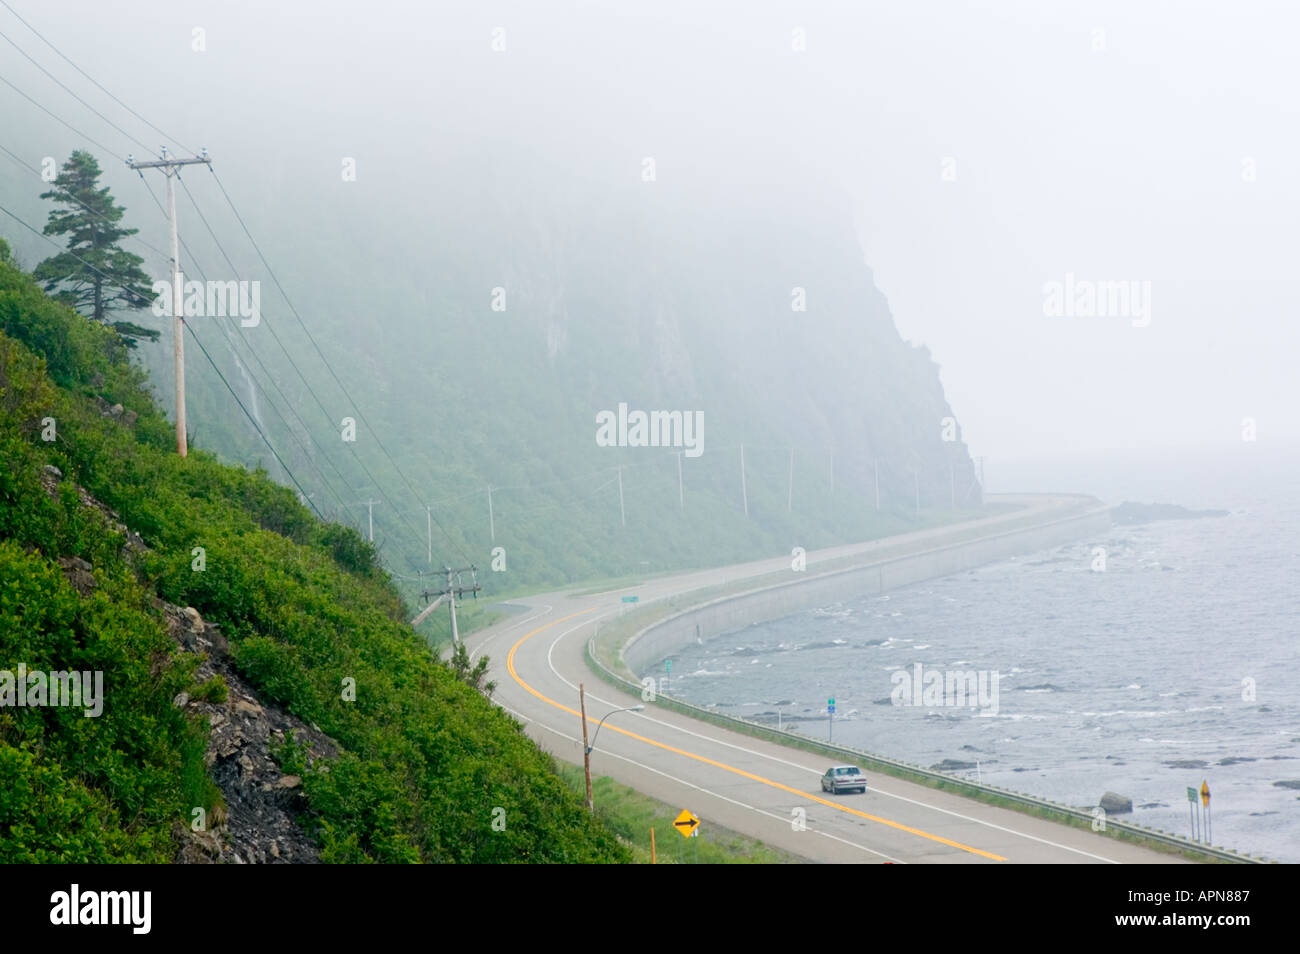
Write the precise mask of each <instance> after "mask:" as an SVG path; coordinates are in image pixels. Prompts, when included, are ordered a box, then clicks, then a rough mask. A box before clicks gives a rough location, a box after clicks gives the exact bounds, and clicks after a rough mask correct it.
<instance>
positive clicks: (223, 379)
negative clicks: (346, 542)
mask: <svg viewBox="0 0 1300 954" xmlns="http://www.w3.org/2000/svg"><path fill="white" fill-rule="evenodd" d="M0 212H3V213H4V214H5V215H7V216H9V218H11V219H13V220H14V221H15V222H17V223H18V224H19V225H21V226H22V227H23V228H25V229H27V231H29V232H31V233H32V234H33V235H38V236H40V237H41V238H43V239H45V241H47V242H49V243H50V244H51V245H53V246H54V247H55V248H58V247H59V243H58V242H55V241H54V239H52V238H50V237H49V236H48V235H45V234H43V233H41V232H38V231H36V229H35V228H33V227H32V226H30V225H28V224H27V223H26V222H24V221H23V220H22V219H20V218H19V217H18V216H16V215H14V214H13V213H12V212H10V211H9V210H8V209H6V208H5V207H4V206H2V205H0ZM67 254H69V255H71V256H72V257H73V258H74V259H76V260H77V261H78V262H80V263H81V264H82V265H85V266H86V267H87V268H89V269H90V270H91V271H93V272H95V273H96V274H99V275H102V276H103V277H104V278H108V279H110V280H111V278H112V276H110V275H108V274H107V273H106V272H103V271H101V270H100V269H98V268H96V267H95V266H94V265H91V264H90V263H89V262H87V261H86V260H85V259H83V258H81V257H80V256H78V255H76V254H75V253H73V252H68V253H67ZM181 324H182V325H185V327H186V328H189V325H188V323H187V322H186V321H185V319H184V318H182V319H181ZM189 332H190V336H191V337H192V338H194V343H195V344H197V345H198V346H199V350H201V351H202V352H203V355H204V357H206V358H207V359H208V363H209V364H211V365H212V370H214V371H216V372H217V377H219V378H221V383H222V384H224V385H225V386H226V390H228V391H229V392H230V396H231V397H233V398H234V399H235V403H236V404H238V405H239V409H240V410H241V411H243V412H244V416H245V417H247V418H248V420H249V423H251V424H252V425H253V427H254V428H255V429H256V430H257V433H258V434H259V435H260V436H261V438H262V440H263V441H265V442H266V446H267V447H268V448H270V451H271V453H272V454H275V459H276V460H278V461H280V466H281V467H283V468H284V472H285V473H286V474H288V475H289V479H290V480H292V481H293V484H294V486H295V487H297V488H298V490H299V492H300V493H303V495H304V498H305V499H306V500H307V502H308V503H310V504H311V508H312V510H315V511H316V516H317V517H320V519H321V520H324V519H325V517H324V516H323V515H322V514H321V512H320V510H319V508H317V506H316V503H315V501H313V500H311V498H309V497H306V492H305V491H303V489H302V485H301V484H300V483H298V478H297V477H295V476H294V474H293V471H292V470H290V469H289V467H288V465H287V464H285V462H284V461H283V460H281V459H280V455H279V453H277V452H276V449H275V448H274V447H273V446H272V445H271V441H270V439H268V438H267V436H266V434H265V433H264V432H263V431H262V428H261V427H260V426H259V425H258V423H257V421H256V420H254V419H253V416H252V415H251V414H249V412H248V408H246V407H244V402H243V401H241V400H239V395H237V394H236V393H235V391H234V388H232V387H231V386H230V382H228V381H227V380H226V376H225V375H224V374H222V373H221V369H219V368H218V367H217V365H216V362H214V361H213V360H212V356H211V355H210V354H208V349H207V348H205V347H203V342H202V341H200V340H199V338H198V336H197V335H195V334H194V329H193V328H189Z"/></svg>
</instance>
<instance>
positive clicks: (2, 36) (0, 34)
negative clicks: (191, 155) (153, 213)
mask: <svg viewBox="0 0 1300 954" xmlns="http://www.w3.org/2000/svg"><path fill="white" fill-rule="evenodd" d="M0 39H3V40H4V41H5V42H6V43H8V44H9V45H10V46H12V47H13V48H14V49H15V50H17V51H18V52H19V53H21V54H22V55H23V56H24V57H25V58H26V59H27V61H28V62H29V63H31V64H32V65H33V66H35V67H36V68H37V69H38V70H40V71H41V72H42V73H44V74H45V75H46V76H48V77H49V78H50V79H52V80H54V82H56V83H58V84H59V87H60V88H61V89H62V90H63V91H64V92H66V93H67V94H68V95H69V96H71V97H72V98H73V99H75V100H76V101H77V102H79V103H80V104H81V105H82V106H85V107H86V108H87V109H88V110H90V111H91V112H92V113H94V114H95V115H96V116H98V117H99V118H100V119H102V120H104V122H106V123H108V124H109V125H110V126H112V127H113V128H114V129H116V130H117V131H118V132H120V133H121V134H122V135H123V136H125V137H126V138H127V139H130V140H131V141H132V142H133V143H135V144H136V145H137V146H140V147H142V148H144V149H149V151H150V152H152V153H153V154H154V155H155V156H156V155H157V154H158V153H157V152H155V151H154V150H152V149H150V147H149V145H148V144H147V143H144V142H142V141H141V140H139V139H137V138H135V136H132V135H131V134H130V133H129V132H127V131H126V130H125V129H123V128H122V127H121V126H119V125H118V124H117V123H115V122H113V120H111V119H109V118H108V117H107V116H105V115H104V114H103V113H101V112H100V111H99V110H98V109H96V108H95V107H94V106H91V105H90V103H88V102H86V101H85V100H84V99H82V98H81V97H80V96H78V95H77V94H76V93H74V92H73V91H72V90H71V89H69V88H68V86H67V85H66V84H65V83H64V82H63V81H62V80H61V79H59V78H58V77H57V76H55V75H54V74H53V73H51V72H50V71H49V70H47V69H46V68H45V67H43V66H41V64H40V63H37V62H36V60H35V59H33V58H32V56H31V54H29V53H28V52H27V51H26V50H24V49H23V48H22V47H21V46H19V45H18V44H17V43H15V42H14V41H13V40H11V39H10V38H9V36H8V34H6V33H5V32H4V31H3V30H0Z"/></svg>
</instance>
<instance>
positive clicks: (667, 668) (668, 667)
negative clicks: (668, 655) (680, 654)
mask: <svg viewBox="0 0 1300 954" xmlns="http://www.w3.org/2000/svg"><path fill="white" fill-rule="evenodd" d="M672 671H673V661H672V660H671V659H665V660H664V672H672Z"/></svg>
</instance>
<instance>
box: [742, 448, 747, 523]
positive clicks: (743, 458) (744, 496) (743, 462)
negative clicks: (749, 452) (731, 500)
mask: <svg viewBox="0 0 1300 954" xmlns="http://www.w3.org/2000/svg"><path fill="white" fill-rule="evenodd" d="M740 498H741V500H743V501H744V503H745V516H746V517H748V516H749V491H748V490H746V489H745V445H744V444H741V445H740Z"/></svg>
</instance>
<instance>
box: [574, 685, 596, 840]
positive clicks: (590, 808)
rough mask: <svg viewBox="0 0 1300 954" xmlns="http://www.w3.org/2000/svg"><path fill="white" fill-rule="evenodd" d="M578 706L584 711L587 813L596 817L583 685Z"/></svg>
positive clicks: (583, 772)
mask: <svg viewBox="0 0 1300 954" xmlns="http://www.w3.org/2000/svg"><path fill="white" fill-rule="evenodd" d="M570 685H572V683H570ZM578 706H579V708H581V709H582V774H583V775H585V776H586V777H587V811H589V812H591V813H592V814H593V815H594V814H596V800H595V799H593V798H592V797H591V746H590V745H588V744H587V691H586V689H584V688H583V686H582V683H578ZM569 711H570V712H572V711H573V710H572V709H570V710H569Z"/></svg>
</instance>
